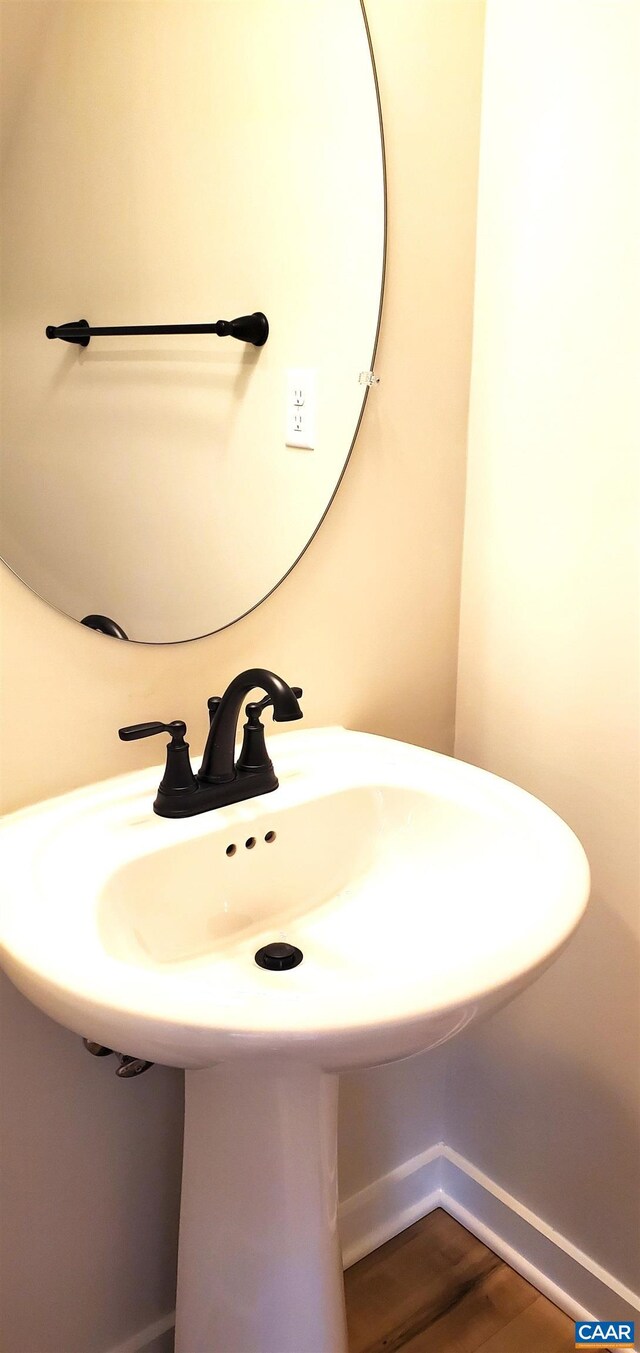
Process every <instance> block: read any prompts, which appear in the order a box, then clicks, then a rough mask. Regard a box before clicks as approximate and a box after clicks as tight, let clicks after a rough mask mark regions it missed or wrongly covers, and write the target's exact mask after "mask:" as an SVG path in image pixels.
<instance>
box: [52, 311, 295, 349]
mask: <svg viewBox="0 0 640 1353" xmlns="http://www.w3.org/2000/svg"><path fill="white" fill-rule="evenodd" d="M46 334H47V338H62V339H64V341H65V343H78V344H79V345H80V347H81V348H86V347H88V346H89V342H90V340H91V339H92V338H93V337H94V335H100V336H102V335H103V334H104V335H107V336H110V335H112V334H118V335H119V334H217V335H218V338H238V339H239V340H240V342H241V343H253V345H254V347H256V348H261V347H262V346H263V344H264V343H266V341H267V339H268V337H269V321H268V319H267V317H266V315H263V313H262V311H261V310H256V311H255V312H254V314H253V315H240V316H239V317H238V319H218V320H216V321H215V324H129V325H123V324H118V325H101V326H100V327H94V326H93V325H90V324H89V322H88V320H86V319H78V320H75V321H74V322H73V323H71V324H60V325H55V324H48V325H47V329H46Z"/></svg>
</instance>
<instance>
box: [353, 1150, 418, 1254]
mask: <svg viewBox="0 0 640 1353" xmlns="http://www.w3.org/2000/svg"><path fill="white" fill-rule="evenodd" d="M441 1156H442V1143H441V1142H437V1143H436V1145H435V1146H432V1147H430V1148H429V1150H428V1151H423V1152H422V1153H421V1154H420V1155H419V1156H414V1157H413V1159H412V1160H407V1161H404V1162H403V1164H402V1165H399V1166H398V1167H397V1169H395V1170H392V1171H391V1173H390V1174H386V1175H383V1176H382V1177H381V1178H380V1179H376V1180H375V1181H374V1183H373V1184H370V1185H369V1187H368V1188H366V1189H362V1191H361V1192H360V1193H354V1194H352V1196H351V1198H345V1200H344V1202H342V1203H341V1204H340V1208H339V1212H338V1218H339V1223H338V1224H339V1227H340V1240H341V1242H342V1262H343V1265H344V1267H345V1268H351V1265H352V1264H355V1263H357V1261H358V1259H362V1258H363V1257H364V1255H365V1254H371V1253H372V1251H373V1250H377V1248H378V1246H379V1245H384V1243H385V1241H387V1240H391V1237H392V1236H397V1235H398V1234H399V1233H400V1231H404V1230H405V1229H406V1227H407V1226H411V1225H412V1224H413V1222H414V1221H419V1220H420V1218H421V1217H426V1215H427V1213H428V1212H433V1209H434V1208H435V1207H440V1206H441V1205H442V1204H441V1198H440V1168H441V1166H440V1162H441Z"/></svg>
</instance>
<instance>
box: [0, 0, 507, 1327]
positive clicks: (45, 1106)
mask: <svg viewBox="0 0 640 1353" xmlns="http://www.w3.org/2000/svg"><path fill="white" fill-rule="evenodd" d="M367 9H368V13H369V18H370V22H371V27H372V34H373V41H374V47H375V51H376V55H377V60H378V73H379V77H380V84H381V95H382V103H383V109H384V115H385V129H386V136H387V151H388V169H389V256H388V285H387V295H386V302H385V310H384V316H383V326H382V334H381V341H380V348H379V355H378V363H377V366H378V370H379V373H380V376H381V378H382V379H381V385H380V386H379V388H377V389H376V390H375V391H374V393H373V395H372V396H371V398H370V400H369V403H368V406H367V409H366V412H365V418H364V422H363V426H362V429H361V433H360V435H359V438H358V442H357V445H356V448H355V451H354V454H353V457H352V460H351V463H350V465H349V468H348V471H347V474H346V477H345V480H344V482H343V485H342V487H341V489H340V492H339V494H338V496H337V498H336V501H335V503H334V504H333V506H332V508H331V511H330V513H329V515H328V517H327V520H326V521H325V523H324V525H323V527H322V529H321V531H320V533H319V535H318V537H317V538H316V540H315V541H314V542H313V544H312V545H311V547H310V549H309V550H308V552H307V554H306V555H305V556H304V558H303V559H302V561H301V563H300V564H299V565H298V567H297V568H296V569H295V570H294V572H293V573H292V575H291V576H290V577H289V578H288V579H287V580H286V582H285V583H284V584H283V586H282V587H281V588H280V589H279V590H278V591H277V592H276V593H275V594H274V595H273V596H272V597H271V598H270V599H269V600H268V601H267V602H266V603H265V604H264V605H263V606H262V607H260V608H259V609H258V610H257V611H256V612H255V613H254V614H253V615H251V616H250V617H248V618H247V619H246V620H245V621H243V622H241V623H240V624H238V625H237V626H235V627H233V628H231V629H229V630H227V631H225V632H223V633H221V634H219V635H217V636H214V637H212V638H210V639H205V640H200V641H198V642H197V643H193V644H184V645H178V646H176V647H170V648H146V647H138V646H134V645H127V644H119V643H117V642H116V641H111V640H109V639H106V638H104V637H101V636H99V635H96V634H94V633H91V632H89V631H85V630H83V629H82V628H81V627H80V626H79V625H77V624H75V623H74V622H72V621H69V620H66V619H64V618H63V617H61V616H60V615H57V614H56V613H54V612H53V611H51V610H49V609H48V608H47V607H46V606H45V605H43V604H42V603H41V602H39V601H38V600H37V599H36V598H35V597H33V596H32V595H31V594H30V593H29V592H28V591H26V589H25V588H24V587H23V586H22V585H21V584H20V583H18V582H17V581H16V579H15V578H14V577H12V576H11V575H10V574H9V573H8V572H6V571H4V573H3V578H2V582H3V645H2V647H3V661H4V672H3V698H2V727H1V730H0V747H1V754H2V781H3V786H2V787H3V797H4V804H5V807H6V808H7V809H11V808H17V807H19V806H20V805H22V804H25V803H29V802H31V801H33V800H36V799H38V798H41V797H44V796H46V795H50V794H54V793H56V792H60V791H62V790H65V789H69V788H71V787H73V786H75V785H78V784H82V783H84V782H87V781H90V780H93V779H96V778H99V777H101V776H106V775H110V774H114V773H116V772H119V771H121V770H123V769H124V768H125V767H133V766H134V765H143V764H145V762H147V761H151V760H153V759H154V758H157V756H158V750H157V748H154V747H153V745H152V744H149V743H139V744H133V745H131V746H129V747H126V748H125V747H123V745H122V744H121V743H119V742H118V740H117V735H116V730H117V728H118V727H119V725H121V724H124V723H129V722H133V721H134V720H138V719H147V718H156V717H158V718H173V717H178V716H180V717H184V718H186V719H187V721H188V723H189V733H190V737H191V741H192V744H193V746H194V748H195V749H198V748H199V746H201V744H202V740H203V737H204V733H205V726H206V698H207V696H208V695H210V694H212V693H213V692H214V691H216V690H218V689H219V688H220V687H221V686H222V685H223V684H224V683H226V681H227V680H228V679H229V678H230V677H231V676H232V675H233V674H234V673H235V672H237V671H239V670H240V669H241V668H242V667H245V666H249V665H253V664H254V663H260V664H264V665H266V666H268V667H272V668H274V669H275V670H276V671H279V672H282V673H283V675H284V676H285V677H286V678H288V679H289V680H290V681H292V682H293V681H296V682H297V681H299V682H300V683H301V685H303V686H304V687H305V702H304V704H305V711H306V718H307V722H308V723H309V724H321V723H324V722H327V721H340V722H343V723H344V724H346V725H348V726H351V727H354V728H362V729H370V730H373V731H376V732H380V733H386V734H389V735H392V736H397V737H401V738H405V739H408V740H409V741H414V742H417V743H424V744H428V745H430V746H433V747H435V748H438V749H439V750H442V751H450V750H451V748H452V743H453V721H454V699H455V671H456V652H457V628H458V598H459V586H460V552H461V534H462V515H463V499H464V473H465V441H466V417H467V394H468V384H469V361H470V342H471V298H472V286H473V257H474V230H475V196H476V160H477V149H478V134H479V104H480V79H481V62H482V28H483V5H482V3H481V0H394V4H393V5H390V4H389V0H369V3H368V6H367ZM7 986H8V984H7ZM2 1032H3V1042H4V1044H5V1046H6V1048H7V1053H6V1057H7V1061H6V1066H7V1076H8V1077H10V1079H9V1080H8V1081H7V1083H8V1084H9V1085H10V1086H11V1094H10V1096H6V1097H5V1107H6V1116H7V1124H6V1136H7V1140H8V1142H9V1144H10V1146H11V1151H12V1156H11V1161H12V1164H11V1172H12V1175H13V1178H14V1182H13V1184H11V1187H10V1191H9V1201H8V1203H7V1204H5V1215H4V1218H3V1221H4V1228H3V1229H4V1234H5V1236H6V1238H7V1245H8V1248H9V1250H10V1253H11V1256H12V1259H11V1269H10V1282H8V1283H7V1295H6V1298H5V1303H6V1311H7V1314H6V1316H5V1337H6V1340H7V1346H8V1353H24V1350H25V1348H27V1347H29V1350H30V1353H32V1350H33V1353H44V1350H45V1348H46V1353H69V1350H70V1349H71V1348H73V1349H74V1353H75V1350H76V1349H77V1350H78V1353H94V1350H95V1353H101V1350H104V1349H106V1348H107V1347H108V1346H109V1344H110V1342H111V1343H113V1342H115V1341H116V1340H117V1339H118V1338H120V1339H122V1338H124V1337H125V1336H126V1335H127V1334H128V1333H129V1332H130V1331H132V1330H133V1329H135V1328H136V1327H137V1326H140V1325H143V1324H144V1323H145V1321H150V1320H152V1319H153V1318H154V1317H155V1316H156V1315H158V1314H160V1313H161V1312H162V1311H163V1310H165V1309H168V1308H169V1306H170V1304H171V1299H172V1294H171V1290H170V1267H171V1265H170V1258H171V1256H170V1252H169V1251H170V1249H171V1245H172V1244H173V1239H174V1205H175V1190H176V1187H177V1169H178V1155H179V1140H178V1137H179V1133H178V1129H177V1122H176V1117H177V1113H178V1111H179V1096H180V1078H179V1076H178V1075H177V1074H173V1073H171V1072H169V1071H166V1072H162V1071H158V1070H157V1069H156V1070H154V1071H153V1072H151V1073H149V1075H148V1076H147V1077H144V1078H143V1079H142V1081H140V1082H139V1083H138V1084H134V1085H121V1084H120V1083H119V1082H117V1081H116V1079H115V1077H113V1075H111V1074H110V1069H109V1067H108V1066H106V1067H105V1066H102V1065H101V1064H100V1063H95V1062H92V1061H91V1059H89V1058H88V1057H87V1056H86V1054H85V1053H84V1051H83V1049H82V1048H81V1047H80V1046H79V1044H78V1040H77V1039H75V1038H74V1037H72V1036H71V1035H69V1034H67V1033H65V1032H64V1031H62V1030H59V1029H58V1028H57V1027H56V1026H54V1025H52V1024H50V1023H49V1022H48V1021H47V1020H46V1019H45V1018H44V1017H41V1016H40V1015H39V1014H37V1012H35V1011H33V1010H32V1009H31V1008H30V1007H29V1006H28V1005H27V1004H26V1002H24V1001H23V1000H22V999H21V998H20V997H18V996H17V995H16V994H15V993H14V992H13V990H7V991H6V1007H5V1015H4V1020H3V1029H2ZM23 1049H25V1050H26V1052H27V1053H28V1055H27V1056H24V1057H23V1056H22V1055H21V1053H22V1050H23ZM441 1068H442V1061H441V1058H440V1057H438V1056H437V1055H436V1054H432V1055H431V1056H430V1057H429V1058H426V1059H417V1060H415V1061H413V1062H411V1063H409V1064H404V1065H403V1064H399V1065H397V1066H395V1067H393V1068H386V1069H382V1070H378V1071H372V1072H367V1073H363V1074H361V1075H358V1076H354V1077H350V1078H346V1079H345V1084H344V1092H343V1120H342V1138H341V1144H342V1161H341V1179H342V1191H343V1194H344V1195H348V1194H350V1193H351V1192H353V1191H355V1190H356V1189H358V1188H360V1187H362V1186H363V1185H365V1184H366V1183H368V1182H370V1180H371V1179H373V1178H375V1177H376V1176H377V1175H379V1174H381V1173H384V1172H385V1171H386V1170H388V1169H390V1168H392V1167H393V1166H394V1165H395V1164H397V1163H399V1162H400V1161H402V1160H404V1159H406V1158H407V1157H409V1156H410V1155H412V1154H414V1153H417V1152H418V1151H420V1150H423V1149H424V1148H425V1147H426V1146H428V1145H429V1144H430V1143H431V1142H433V1141H435V1140H437V1139H438V1138H439V1137H440V1136H441V1132H442V1108H443V1100H442V1077H441ZM94 1162H95V1165H94ZM169 1162H172V1165H171V1166H170V1164H169ZM90 1165H91V1166H92V1167H93V1169H95V1174H94V1173H93V1169H92V1168H90ZM5 1170H6V1167H5ZM159 1179H161V1180H162V1181H163V1182H162V1188H161V1189H160V1190H159V1186H158V1181H159ZM93 1180H95V1182H92V1181H93ZM132 1188H133V1190H134V1194H133V1204H132V1201H131V1189H132ZM14 1190H15V1192H14ZM156 1236H157V1237H158V1242H157V1243H158V1248H157V1250H156V1249H155V1241H154V1239H153V1238H154V1237H156ZM150 1237H151V1242H150ZM167 1247H168V1248H167ZM142 1251H144V1257H143V1260H142V1262H143V1263H144V1265H145V1266H146V1267H145V1268H144V1269H143V1272H142V1282H141V1283H138V1281H137V1275H138V1273H139V1272H140V1267H139V1266H140V1263H141V1257H140V1256H141V1253H142ZM34 1268H35V1269H37V1272H38V1274H39V1275H40V1276H41V1275H42V1274H43V1273H44V1272H47V1273H48V1274H49V1279H48V1281H49V1284H50V1285H49V1286H48V1287H47V1290H46V1292H45V1293H43V1295H42V1297H41V1296H40V1295H39V1293H40V1287H39V1281H40V1276H39V1281H37V1282H35V1283H34V1280H33V1271H34ZM54 1293H55V1305H54V1306H51V1304H50V1302H51V1301H52V1300H53V1296H54ZM48 1301H49V1305H48V1304H47V1303H48ZM51 1310H55V1328H54V1325H53V1320H52V1316H51ZM34 1331H35V1334H34ZM38 1331H40V1332H42V1331H45V1333H44V1334H42V1333H41V1335H40V1336H39V1338H40V1346H39V1345H38V1337H37V1334H38ZM42 1338H44V1339H45V1343H44V1344H42ZM55 1340H57V1341H58V1342H55Z"/></svg>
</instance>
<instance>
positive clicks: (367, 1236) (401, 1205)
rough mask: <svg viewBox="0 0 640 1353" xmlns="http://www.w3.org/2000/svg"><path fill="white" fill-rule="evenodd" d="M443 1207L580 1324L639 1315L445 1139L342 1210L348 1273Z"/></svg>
mask: <svg viewBox="0 0 640 1353" xmlns="http://www.w3.org/2000/svg"><path fill="white" fill-rule="evenodd" d="M435 1207H442V1208H444V1210H445V1212H448V1213H449V1214H450V1215H451V1216H452V1217H455V1218H456V1219H457V1220H458V1221H460V1222H461V1223H462V1225H463V1226H466V1227H467V1230H469V1231H471V1232H472V1234H473V1235H475V1236H477V1237H478V1240H482V1241H483V1242H484V1244H485V1245H488V1246H489V1248H490V1249H492V1250H494V1251H495V1253H496V1254H498V1255H499V1256H500V1258H501V1259H504V1260H505V1262H506V1263H508V1264H510V1266H511V1268H513V1269H515V1270H516V1272H517V1273H521V1274H522V1276H523V1277H524V1278H526V1279H527V1281H528V1282H530V1283H531V1284H532V1285H533V1286H534V1287H537V1289H538V1291H540V1292H542V1293H543V1294H544V1295H545V1296H547V1297H549V1299H550V1300H551V1301H553V1302H555V1304H556V1306H559V1307H560V1309H561V1310H562V1311H565V1312H566V1314H567V1315H570V1316H571V1317H572V1319H574V1320H583V1319H586V1320H588V1319H593V1320H597V1319H599V1318H600V1319H611V1320H623V1319H625V1318H626V1317H629V1318H630V1319H633V1318H634V1317H635V1318H636V1319H638V1318H640V1296H639V1295H638V1294H637V1293H635V1292H632V1291H631V1290H630V1289H629V1288H628V1287H625V1286H624V1284H623V1283H620V1282H618V1280H617V1279H616V1278H615V1277H614V1276H613V1274H611V1273H607V1272H606V1270H605V1269H603V1268H602V1266H601V1265H600V1264H598V1263H597V1262H596V1261H595V1259H591V1258H590V1256H589V1255H587V1254H584V1253H583V1252H582V1251H581V1250H579V1249H578V1248H577V1247H576V1246H575V1245H573V1244H572V1243H571V1241H569V1240H566V1239H565V1237H564V1236H562V1235H560V1233H559V1232H558V1231H555V1230H554V1229H553V1228H552V1227H551V1226H549V1225H548V1224H547V1222H545V1221H543V1219H542V1218H541V1217H537V1216H536V1215H535V1213H533V1212H531V1210H530V1209H529V1208H526V1207H524V1206H523V1205H522V1203H520V1202H519V1201H518V1199H517V1198H514V1197H513V1196H512V1195H511V1194H509V1193H507V1192H506V1190H505V1189H503V1188H501V1187H500V1185H499V1184H496V1183H495V1182H494V1181H493V1180H492V1179H489V1177H488V1175H485V1174H483V1173H482V1171H481V1170H478V1169H476V1166H475V1165H473V1164H472V1163H471V1161H469V1160H465V1159H464V1157H463V1156H460V1155H458V1152H457V1151H453V1150H452V1149H451V1147H449V1146H447V1145H446V1143H444V1142H438V1143H437V1144H436V1145H435V1146H432V1147H430V1149H429V1150H428V1151H424V1152H422V1153H421V1155H419V1156H415V1157H414V1158H413V1160H408V1161H404V1162H403V1164H402V1165H400V1166H398V1168H397V1169H396V1170H392V1171H391V1173H390V1174H388V1175H385V1176H384V1177H383V1178H382V1179H377V1180H376V1181H375V1183H374V1184H371V1185H370V1186H369V1188H366V1189H363V1190H362V1192H361V1193H356V1194H354V1195H353V1197H351V1198H347V1199H346V1200H345V1202H344V1203H342V1204H341V1206H340V1231H341V1235H342V1239H343V1256H344V1265H345V1268H348V1267H349V1266H350V1265H351V1264H353V1263H355V1262H356V1260H357V1259H360V1258H362V1256H363V1255H365V1254H370V1253H371V1251H372V1250H374V1249H377V1247H378V1245H382V1244H383V1243H384V1241H385V1240H389V1239H390V1238H391V1236H394V1235H397V1234H398V1232H399V1231H403V1230H404V1229H405V1227H406V1226H410V1225H411V1224H412V1222H414V1221H417V1220H418V1219H419V1218H420V1217H426V1215H427V1213H429V1212H432V1211H433V1209H434V1208H435Z"/></svg>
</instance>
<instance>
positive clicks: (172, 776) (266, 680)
mask: <svg viewBox="0 0 640 1353" xmlns="http://www.w3.org/2000/svg"><path fill="white" fill-rule="evenodd" d="M255 687H260V689H261V690H263V691H265V692H266V698H265V699H264V700H261V701H259V702H256V703H251V704H249V705H247V709H246V714H247V722H246V724H245V725H244V741H243V744H242V751H241V753H240V756H239V757H238V760H237V762H236V761H235V741H236V730H237V725H238V717H239V715H240V710H241V708H242V703H243V700H244V699H245V698H246V696H247V695H248V694H249V692H250V691H252V690H253V689H254V688H255ZM301 695H302V691H301V690H300V688H299V687H296V686H293V687H292V686H288V685H287V683H286V681H283V680H282V677H279V676H276V674H275V672H268V671H267V670H266V669H265V668H264V667H251V668H249V670H248V671H246V672H240V674H239V675H238V676H236V677H234V678H233V681H231V682H230V683H229V685H228V687H227V689H226V691H225V693H224V695H223V696H221V697H220V696H212V697H211V698H210V700H209V715H210V720H211V723H210V727H209V736H208V738H207V743H206V747H205V749H204V756H203V758H202V765H201V767H200V770H199V772H198V774H197V775H194V774H193V771H192V769H191V764H190V761H189V744H188V742H185V737H184V735H185V733H186V731H187V730H186V725H185V724H184V723H182V721H180V720H177V719H176V720H174V721H173V723H169V724H164V723H143V724H132V725H131V726H130V727H128V728H120V729H119V730H118V732H119V736H120V738H121V739H122V741H123V742H131V741H133V740H134V739H137V738H146V737H150V736H151V735H152V734H154V733H169V734H170V736H171V741H170V742H169V743H168V744H167V764H166V768H165V773H164V776H163V778H162V780H161V782H160V785H159V788H158V793H157V796H156V799H155V802H154V805H153V808H154V812H156V813H158V814H159V815H160V817H192V816H193V815H194V814H195V813H206V812H208V811H209V810H210V809H212V808H223V807H224V806H225V805H226V804H229V803H237V802H239V800H240V799H252V798H254V797H255V796H256V795H258V794H268V793H270V791H271V790H273V789H277V788H278V780H277V776H276V773H275V771H274V769H273V765H272V763H271V761H270V759H269V756H268V753H267V749H266V745H265V740H264V728H263V727H262V724H261V722H260V714H261V712H262V710H263V709H265V708H266V707H267V706H268V705H273V717H274V719H275V720H277V721H278V722H284V721H286V720H291V719H301V718H302V710H301V709H300V705H299V704H298V698H299V697H300V696H301Z"/></svg>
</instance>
